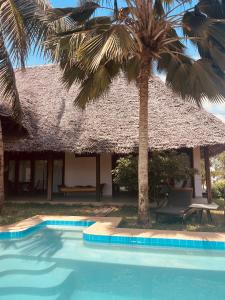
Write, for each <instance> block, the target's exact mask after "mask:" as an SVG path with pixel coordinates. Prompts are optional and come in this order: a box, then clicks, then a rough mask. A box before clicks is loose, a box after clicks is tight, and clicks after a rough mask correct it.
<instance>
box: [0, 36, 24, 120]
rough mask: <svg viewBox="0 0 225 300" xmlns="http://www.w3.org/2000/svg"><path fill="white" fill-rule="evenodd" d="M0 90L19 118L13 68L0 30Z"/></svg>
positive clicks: (18, 104)
mask: <svg viewBox="0 0 225 300" xmlns="http://www.w3.org/2000/svg"><path fill="white" fill-rule="evenodd" d="M0 90H1V93H0V95H1V97H3V99H4V101H8V102H10V103H11V107H12V111H13V114H14V117H15V119H17V120H18V121H20V120H21V106H20V101H19V94H18V91H17V87H16V79H15V74H14V70H13V67H12V64H11V61H10V58H9V55H8V52H7V50H6V46H5V44H4V39H3V36H2V34H1V31H0Z"/></svg>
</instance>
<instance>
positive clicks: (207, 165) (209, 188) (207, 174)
mask: <svg viewBox="0 0 225 300" xmlns="http://www.w3.org/2000/svg"><path fill="white" fill-rule="evenodd" d="M204 159H205V179H206V188H207V198H208V203H211V202H212V184H211V173H210V161H209V148H208V147H204Z"/></svg>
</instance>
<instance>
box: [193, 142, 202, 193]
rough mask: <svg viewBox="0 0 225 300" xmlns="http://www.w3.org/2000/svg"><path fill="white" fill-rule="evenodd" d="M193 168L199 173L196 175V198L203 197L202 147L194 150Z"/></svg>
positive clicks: (194, 179) (194, 178)
mask: <svg viewBox="0 0 225 300" xmlns="http://www.w3.org/2000/svg"><path fill="white" fill-rule="evenodd" d="M192 153H193V154H192V157H193V168H194V169H195V170H197V171H198V173H197V174H194V176H193V181H194V197H200V198H201V197H202V180H201V150H200V147H196V148H193V152H192Z"/></svg>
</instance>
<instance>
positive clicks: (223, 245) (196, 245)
mask: <svg viewBox="0 0 225 300" xmlns="http://www.w3.org/2000/svg"><path fill="white" fill-rule="evenodd" d="M83 239H84V240H85V241H87V242H95V243H96V242H97V243H109V244H120V245H133V246H139V245H140V246H155V247H175V248H191V249H207V250H225V242H221V241H218V242H217V241H206V240H181V239H169V238H168V239H166V238H144V237H129V236H109V235H94V234H88V233H84V234H83Z"/></svg>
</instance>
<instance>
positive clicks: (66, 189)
mask: <svg viewBox="0 0 225 300" xmlns="http://www.w3.org/2000/svg"><path fill="white" fill-rule="evenodd" d="M104 186H105V184H104V183H102V184H100V193H101V196H102V193H103V188H104ZM59 190H60V192H61V193H64V195H68V194H70V193H96V186H91V185H86V186H81V185H76V186H62V185H61V186H59Z"/></svg>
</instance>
